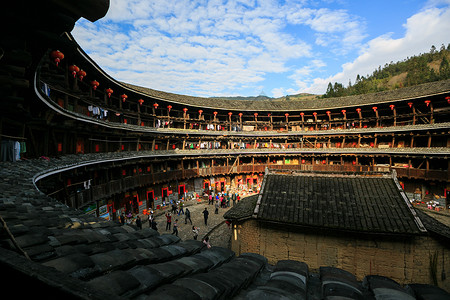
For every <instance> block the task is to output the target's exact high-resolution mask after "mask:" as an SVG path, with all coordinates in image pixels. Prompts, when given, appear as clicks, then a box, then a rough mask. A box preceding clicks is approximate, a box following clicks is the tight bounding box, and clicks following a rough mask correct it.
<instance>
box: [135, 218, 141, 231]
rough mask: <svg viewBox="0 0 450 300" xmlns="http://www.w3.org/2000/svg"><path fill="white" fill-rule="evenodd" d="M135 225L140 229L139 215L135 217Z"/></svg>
mask: <svg viewBox="0 0 450 300" xmlns="http://www.w3.org/2000/svg"><path fill="white" fill-rule="evenodd" d="M136 226H137V228H139V229H142V221H141V217H139V215H138V216H137V217H136Z"/></svg>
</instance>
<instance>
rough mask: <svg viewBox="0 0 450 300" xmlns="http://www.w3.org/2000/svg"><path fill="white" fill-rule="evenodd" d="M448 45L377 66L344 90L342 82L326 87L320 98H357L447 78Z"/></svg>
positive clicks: (449, 48) (449, 54) (449, 50)
mask: <svg viewBox="0 0 450 300" xmlns="http://www.w3.org/2000/svg"><path fill="white" fill-rule="evenodd" d="M449 61H450V44H448V46H447V48H445V46H444V45H442V46H441V48H440V49H439V50H437V49H436V47H435V46H432V47H431V49H430V52H429V53H424V54H420V55H418V56H413V57H409V58H407V59H405V60H403V61H399V62H396V63H393V62H391V63H389V64H385V65H384V67H381V66H379V67H378V69H377V70H375V71H374V72H373V73H372V75H370V76H369V75H367V76H360V75H359V74H358V75H357V76H356V80H355V83H354V84H352V83H351V82H349V84H348V86H347V87H344V85H343V84H342V83H338V82H335V83H334V84H332V83H331V82H330V83H329V84H328V88H327V91H326V93H325V94H324V95H323V96H322V97H323V98H331V97H341V96H349V95H359V94H367V93H374V92H380V91H385V90H392V89H397V88H401V87H406V86H413V85H417V84H421V83H426V82H432V81H438V80H444V79H449V78H450V64H449Z"/></svg>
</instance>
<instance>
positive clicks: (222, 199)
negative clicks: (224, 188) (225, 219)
mask: <svg viewBox="0 0 450 300" xmlns="http://www.w3.org/2000/svg"><path fill="white" fill-rule="evenodd" d="M231 201H233V206H234V205H235V204H236V201H237V202H239V201H241V196H240V195H239V193H238V192H228V193H227V192H218V193H217V194H214V192H213V191H210V192H209V194H208V205H215V207H216V210H215V213H216V214H217V213H218V210H219V207H221V208H227V207H230V202H231Z"/></svg>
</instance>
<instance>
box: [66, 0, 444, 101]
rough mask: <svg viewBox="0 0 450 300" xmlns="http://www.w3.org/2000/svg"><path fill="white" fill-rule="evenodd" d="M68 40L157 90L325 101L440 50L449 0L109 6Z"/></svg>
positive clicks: (117, 1) (117, 0) (221, 0)
mask: <svg viewBox="0 0 450 300" xmlns="http://www.w3.org/2000/svg"><path fill="white" fill-rule="evenodd" d="M171 2H173V3H171ZM72 34H73V35H74V37H75V39H76V40H77V42H78V43H79V44H80V45H81V47H82V48H83V49H84V50H85V51H86V52H87V53H88V54H89V55H90V56H91V57H92V58H93V59H94V60H95V61H96V62H97V63H98V64H99V65H100V66H101V67H102V68H103V69H104V70H105V71H106V72H107V73H108V74H109V75H111V76H112V77H113V78H115V79H116V80H119V81H124V82H128V83H132V84H136V85H140V86H144V87H148V88H152V89H156V90H161V91H166V92H172V93H177V94H184V95H192V96H200V97H211V96H238V95H239V96H257V95H259V94H260V93H261V91H264V93H265V94H266V95H267V96H270V97H281V96H284V95H292V94H297V93H314V94H323V93H324V92H325V91H326V87H327V85H328V82H336V81H337V82H340V83H343V84H344V85H347V84H348V82H349V80H351V81H352V82H354V81H355V78H356V75H357V74H360V75H367V74H371V73H372V72H373V70H375V69H376V68H378V66H380V65H381V66H383V65H384V64H385V63H389V62H391V61H394V62H396V61H399V60H403V59H405V58H406V57H408V56H412V55H417V54H420V53H423V52H428V51H429V50H430V48H431V45H435V46H436V47H437V48H439V47H440V46H441V44H445V46H447V45H448V43H450V0H429V1H423V0H422V1H419V0H390V1H385V0H377V1H373V0H372V1H366V0H359V1H358V0H323V1H308V0H298V1H289V0H286V1H272V0H263V1H254V0H233V1H231V0H230V1H228V0H213V1H208V0H203V1H202V0H198V1H197V0H196V1H187V0H178V1H160V0H153V1H150V0H111V6H110V9H109V11H108V13H107V15H106V16H105V17H104V18H103V19H100V20H99V21H97V22H95V23H91V22H89V21H87V20H84V19H80V20H79V21H78V22H77V23H76V25H75V28H74V30H73V31H72Z"/></svg>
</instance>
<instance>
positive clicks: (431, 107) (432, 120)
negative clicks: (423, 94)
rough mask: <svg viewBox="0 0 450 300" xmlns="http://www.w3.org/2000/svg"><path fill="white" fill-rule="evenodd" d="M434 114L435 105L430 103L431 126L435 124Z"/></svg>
mask: <svg viewBox="0 0 450 300" xmlns="http://www.w3.org/2000/svg"><path fill="white" fill-rule="evenodd" d="M433 113H434V110H433V103H430V124H433V123H434V118H433Z"/></svg>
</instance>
